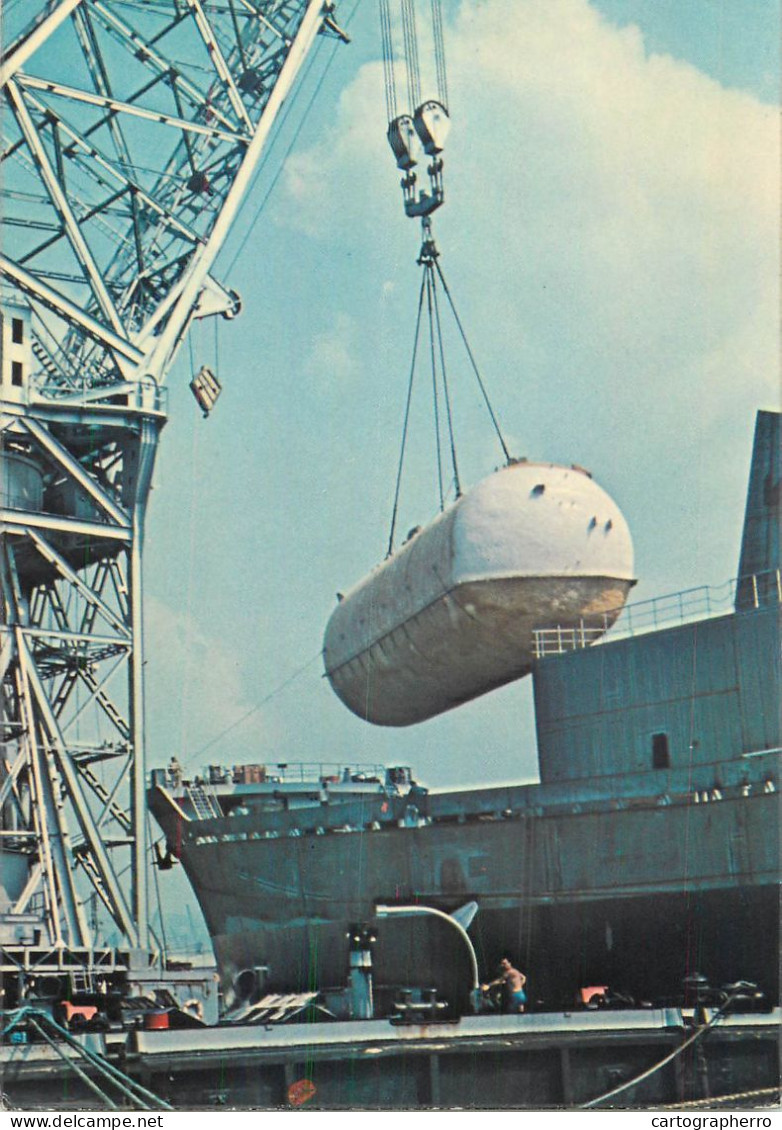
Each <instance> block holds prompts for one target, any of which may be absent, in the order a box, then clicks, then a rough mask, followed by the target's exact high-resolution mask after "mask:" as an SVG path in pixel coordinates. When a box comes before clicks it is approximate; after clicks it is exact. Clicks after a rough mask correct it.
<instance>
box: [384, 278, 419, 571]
mask: <svg viewBox="0 0 782 1130" xmlns="http://www.w3.org/2000/svg"><path fill="white" fill-rule="evenodd" d="M425 286H426V274H424V277H423V278H422V279H421V289H420V291H419V294H418V314H417V316H416V320H415V336H414V338H413V357H412V360H411V362H410V378H409V380H408V382H407V402H406V404H405V417H404V423H403V425H402V440H401V444H400V450H399V466H398V467H397V472H396V488H395V490H394V505H393V508H392V510H391V532H390V533H389V535H388V551H387V553H386V558H388V557H390V556H391V554H392V553H393V552H394V534H395V532H396V521H397V516H398V513H399V491H400V488H401V486H402V469H403V467H404V461H405V449H406V447H407V432H408V428H409V426H410V402H411V400H412V397H413V380H414V378H415V363H416V358H417V357H418V340H419V336H420V332H421V314H422V313H423V308H424V288H425Z"/></svg>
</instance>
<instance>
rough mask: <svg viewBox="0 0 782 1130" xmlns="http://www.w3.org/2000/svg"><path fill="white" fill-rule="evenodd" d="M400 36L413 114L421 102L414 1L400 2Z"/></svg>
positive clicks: (404, 0) (408, 94) (403, 0)
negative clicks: (402, 41) (402, 38)
mask: <svg viewBox="0 0 782 1130" xmlns="http://www.w3.org/2000/svg"><path fill="white" fill-rule="evenodd" d="M402 35H403V37H404V43H405V63H406V67H407V97H408V99H409V100H410V107H409V109H410V113H411V114H414V113H415V112H416V110H417V109H418V106H419V104H420V102H421V69H420V64H419V60H418V32H417V29H416V23H415V0H402Z"/></svg>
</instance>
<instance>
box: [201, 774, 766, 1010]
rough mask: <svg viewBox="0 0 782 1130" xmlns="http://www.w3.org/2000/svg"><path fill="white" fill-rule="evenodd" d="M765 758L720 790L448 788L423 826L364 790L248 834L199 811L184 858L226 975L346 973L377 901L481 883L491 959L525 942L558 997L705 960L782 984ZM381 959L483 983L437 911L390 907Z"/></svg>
mask: <svg viewBox="0 0 782 1130" xmlns="http://www.w3.org/2000/svg"><path fill="white" fill-rule="evenodd" d="M763 760H765V759H763ZM755 770H756V771H755V773H753V774H752V776H748V775H747V774H746V773H744V774H742V777H741V780H740V781H739V780H728V781H724V780H723V781H722V782H721V787H720V789H719V790H715V789H714V787H713V774H707V777H708V778H709V779H710V786H709V787H706V786H704V787H703V788H697V787H696V788H694V789H693V788H692V787H690V789H689V791H687V792H683V793H681V794H677V793H676V792H675V791H673V790H665V791H663V792H662V793H657V794H656V795H654V796H651V795H650V796H647V797H645V798H644V797H640V796H634V797H632V798H630V797H626V798H622V797H616V798H614V799H613V800H612V801H611V802H610V803H607V802H593V803H592V804H590V802H589V800H588V799H585V798H582V799H581V800H579V801H575V800H573V799H572V797H571V799H570V800H569V801H568V799H567V798H566V796H565V795H562V797H561V800H560V801H559V803H557V802H556V801H554V800H553V799H549V798H547V800H548V803H546V804H545V806H542V805H541V802H542V801H543V800H544V795H542V794H543V793H544V790H545V786H530V787H527V788H524V787H519V788H516V789H502V790H487V791H485V792H483V793H481V794H477V795H476V794H470V793H465V794H452V795H451V796H447V795H444V794H441V795H439V796H437V797H432V798H431V801H430V804H431V805H432V807H434V808H435V810H436V813H437V815H435V816H434V817H426V819H431V823H425V824H422V825H421V826H418V827H404V826H402V827H400V826H399V824H398V823H397V821H394V822H393V823H391V822H389V823H387V824H385V825H384V824H381V823H380V820H382V818H383V814H381V813H380V812H379V808H380V803H378V804H377V808H378V811H377V812H372V811H367V808H368V806H367V805H366V804H364V805H363V807H364V813H363V815H364V817H365V819H366V818H367V817H368V819H367V820H366V824H364V825H363V827H362V830H359V828H358V827H357V826H354V827H355V830H354V831H347V830H342V829H339V830H338V829H330V830H328V831H326V830H325V829H324V832H323V834H320V833H318V832H316V830H315V829H314V828H313V829H311V830H309V829H302V834H301V835H297V836H288V835H282V836H278V837H277V838H264V839H259V840H256V841H253V840H252V839H248V840H244V839H241V840H238V841H236V840H235V841H233V842H225V840H224V839H222V836H223V835H231V836H237V835H240V836H241V835H242V834H243V833H242V831H241V830H240V825H241V824H242V823H243V822H244V821H245V820H247V819H248V818H247V817H244V818H242V817H241V816H240V817H236V818H234V819H233V820H232V821H231V831H230V832H228V833H224V832H222V833H221V832H219V831H217V830H216V827H215V823H214V822H204V823H203V824H201V825H200V826H199V827H193V828H189V829H188V831H187V833H186V840H185V842H183V845H182V860H183V862H184V864H185V867H186V869H187V871H188V875H189V877H190V879H191V882H192V883H193V886H194V889H195V891H196V894H197V896H198V898H199V901H200V903H201V906H202V907H203V909H204V912H205V915H206V918H207V922H208V925H209V928H210V933H211V934H212V939H213V943H214V946H215V951H216V955H217V958H218V962H219V965H220V968H221V970H222V973H223V978H224V983H225V986H226V988H230V986H231V985H232V984H233V983H234V982H235V981H236V979H237V978H238V976H239V974H240V973H241V972H242V971H243V970H247V969H254V968H258V967H267V969H268V973H267V974H266V977H267V983H268V984H269V985H271V986H273V987H275V988H279V989H292V990H294V989H306V988H308V987H312V986H313V985H317V986H320V987H327V986H337V985H342V984H344V983H345V982H346V980H347V975H348V950H347V943H346V934H347V933H348V932H349V931H350V929H351V927H352V926H355V924H357V923H370V922H372V921H373V919H374V915H375V905H376V904H377V903H392V904H400V903H401V904H404V903H415V904H419V905H424V906H433V907H437V908H440V909H444V910H447V911H452V910H455V909H457V908H458V907H459V906H460V905H462V904H464V903H465V902H468V901H470V900H473V899H474V900H475V901H476V902H477V903H478V906H479V911H478V914H477V916H476V919H475V923H474V925H473V927H472V929H471V933H472V936H473V940H474V942H475V945H476V949H477V952H478V956H479V962H480V964H481V966H482V968H483V970H484V971H491V970H493V968H494V966H495V965H496V963H497V961H498V960H499V958H500V957H501V956H502V954H503V953H504V952H509V953H510V954H511V955H512V956H513V957H514V958H515V959H516V960H517V961H518V963H519V964H520V965H521V966H522V967H523V968H525V969H527V970H528V973H529V977H530V985H531V994H532V1000H533V1001H539V1002H541V1004H545V1005H546V1006H548V1007H567V1006H568V1005H569V1004H571V1003H573V1000H574V999H575V994H576V991H577V990H578V989H579V987H581V986H585V985H610V986H612V987H613V988H614V989H616V990H618V991H621V992H623V993H627V994H630V995H631V996H632V997H633V999H636V1000H642V999H644V1000H653V1001H660V1000H662V999H674V998H675V997H676V996H677V993H679V992H680V990H681V985H682V982H683V980H684V978H685V977H686V976H688V975H693V974H694V973H695V972H699V971H703V972H705V974H706V975H707V976H708V978H709V979H710V980H711V981H712V982H713V983H715V984H721V983H725V982H730V981H735V980H737V979H744V980H750V981H755V982H757V983H758V984H759V985H761V986H762V987H763V989H764V991H765V992H767V993H769V994H771V995H772V996H773V995H775V993H776V970H777V965H778V960H777V957H778V931H777V922H778V889H777V887H776V880H777V870H778V859H779V844H778V838H777V825H778V796H777V795H776V793H774V792H770V791H766V790H768V789H769V788H770V787H771V777H770V776H769V775H768V771H767V768H764V767H762V766H761V764H759V763H756V765H755ZM723 776H724V774H723ZM545 792H549V793H550V792H551V790H545ZM717 793H718V794H719V798H717V796H716V795H715V794H717ZM449 802H450V803H449ZM419 804H421V801H419ZM490 806H491V807H490ZM541 807H542V812H541ZM449 808H450V810H449ZM563 809H564V811H563ZM420 812H421V809H420V808H419V813H420ZM335 815H336V812H335ZM346 815H347V814H346V813H341V814H340V816H342V817H344V816H346ZM351 815H353V814H351ZM374 817H379V818H380V819H374ZM438 817H439V818H438ZM318 819H323V813H322V812H321V813H319V814H318ZM399 819H400V821H401V822H402V824H403V825H404V821H405V819H406V817H405V815H404V814H403V815H402V816H401V817H400V818H399ZM408 819H409V818H408ZM419 819H421V820H423V819H424V817H423V816H419ZM373 825H374V830H373ZM246 834H247V835H248V836H249V837H251V836H252V835H253V832H252V831H248V832H247V833H246ZM211 835H216V842H214V843H210V842H209V839H210V836H211ZM190 837H191V838H190ZM622 845H624V847H622ZM374 961H375V974H376V982H377V985H378V988H380V986H382V985H387V986H397V987H398V986H400V985H407V984H410V985H420V984H427V985H429V984H431V985H433V986H435V987H437V988H438V989H439V990H440V991H441V992H442V994H443V995H445V996H446V997H447V996H449V995H450V998H451V999H453V998H454V996H457V997H458V996H460V995H463V991H462V990H463V988H464V986H465V985H467V984H468V974H469V969H468V964H467V954H466V952H465V950H464V947H463V943H462V942H461V939H460V938H459V937H458V935H457V934H456V932H454V931H453V930H450V929H449V927H448V925H447V924H444V923H443V922H442V921H440V920H438V919H436V918H433V917H432V918H429V917H425V918H422V919H417V920H415V921H413V920H404V919H395V920H393V921H392V920H387V921H385V922H383V923H382V924H381V925H380V928H379V930H378V941H377V944H376V947H375V956H374ZM459 986H461V987H462V989H461V990H460V988H459ZM458 1003H459V1005H460V1006H463V1005H464V1004H465V1003H466V1002H465V1001H463V1000H459V1002H458Z"/></svg>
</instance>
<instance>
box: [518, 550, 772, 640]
mask: <svg viewBox="0 0 782 1130" xmlns="http://www.w3.org/2000/svg"><path fill="white" fill-rule="evenodd" d="M779 603H782V572H781V571H780V570H779V569H769V570H766V571H765V572H763V573H752V574H749V575H747V576H744V577H737V578H735V579H733V580H731V581H726V582H725V583H724V584H722V585H699V586H698V587H697V588H692V589H683V590H682V591H681V592H675V593H669V594H667V595H666V596H657V597H653V598H652V599H651V600H642V601H638V603H637V604H627V605H625V607H624V608H623V609H622V611H621V613H620V615H619V616H618V617H617V618H616V623H615V624H614V625H613V627H612V626H611V622H612V621H613V620H614V616H613V614H612V613H611V612H605V613H602V614H601V615H598V616H585V617H584V618H583V619H582V620H580V621H579V622H578V624H576V625H572V624H571V625H568V626H566V627H565V626H563V625H561V624H553V625H552V626H551V627H547V628H538V629H536V630H535V631H534V632H533V649H534V655H535V658H536V659H543V658H545V656H547V655H560V654H561V653H562V652H564V651H577V650H579V649H580V648H582V647H590V646H592V645H593V644H597V643H601V642H602V641H603V640H605V641H606V642H607V643H608V642H611V641H612V640H618V639H625V638H627V637H628V636H637V635H642V634H644V633H645V632H653V631H656V630H657V629H659V628H672V627H676V626H677V625H680V624H691V623H693V622H694V621H696V620H707V619H709V618H710V617H712V616H722V615H724V614H725V613H726V612H730V611H732V610H733V609H734V608H737V609H741V610H742V611H744V610H746V609H751V608H761V607H765V606H766V605H768V604H779Z"/></svg>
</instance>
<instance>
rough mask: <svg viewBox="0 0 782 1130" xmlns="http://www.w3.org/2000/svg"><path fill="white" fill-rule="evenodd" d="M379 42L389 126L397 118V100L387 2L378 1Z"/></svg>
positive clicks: (383, 0)
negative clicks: (381, 52)
mask: <svg viewBox="0 0 782 1130" xmlns="http://www.w3.org/2000/svg"><path fill="white" fill-rule="evenodd" d="M380 42H381V44H382V50H383V83H384V86H385V95H386V114H387V116H388V124H389V125H390V124H391V122H393V121H394V120H395V119H396V117H397V99H396V73H395V64H394V43H393V33H392V29H391V12H390V10H389V7H388V0H380Z"/></svg>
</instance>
